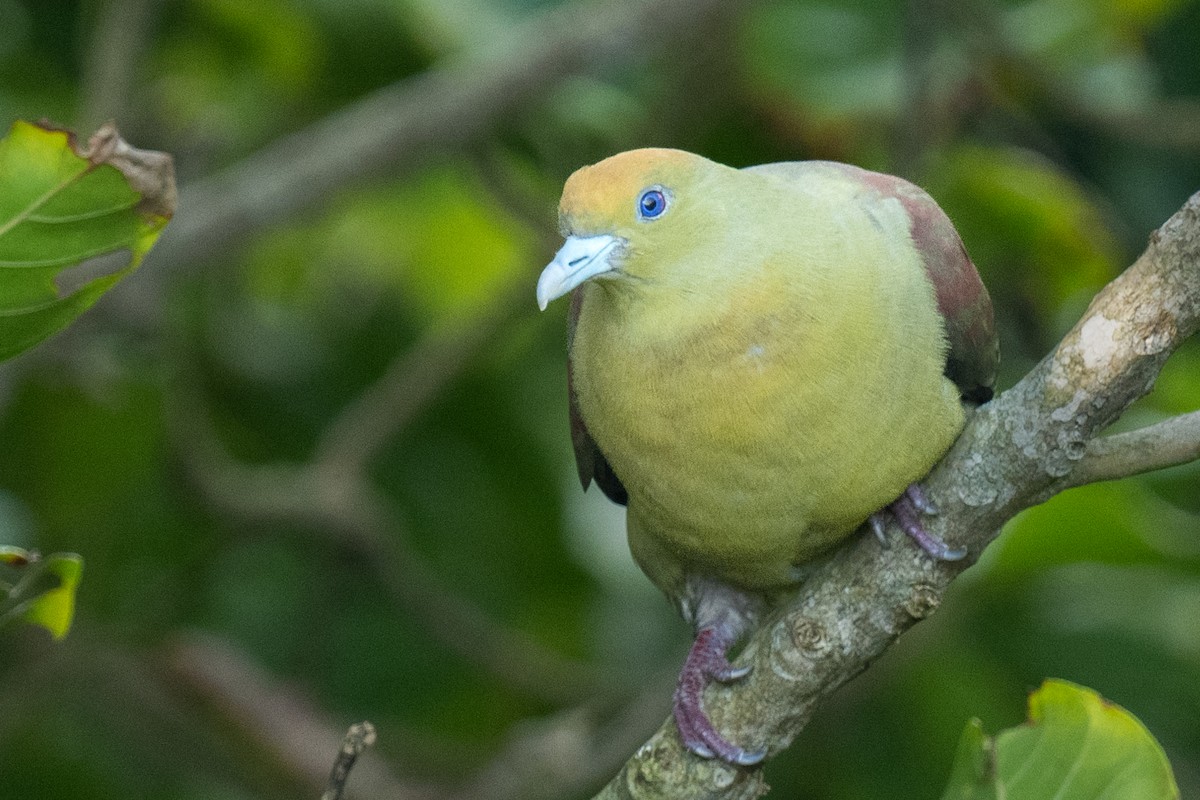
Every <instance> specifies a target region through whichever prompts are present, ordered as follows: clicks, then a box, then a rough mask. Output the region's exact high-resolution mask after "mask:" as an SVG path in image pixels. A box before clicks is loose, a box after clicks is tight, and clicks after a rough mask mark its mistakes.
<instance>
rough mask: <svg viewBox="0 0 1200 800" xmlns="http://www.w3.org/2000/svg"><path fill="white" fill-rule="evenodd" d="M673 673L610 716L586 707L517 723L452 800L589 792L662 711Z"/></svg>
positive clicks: (535, 799) (541, 799) (544, 799)
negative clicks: (482, 767)
mask: <svg viewBox="0 0 1200 800" xmlns="http://www.w3.org/2000/svg"><path fill="white" fill-rule="evenodd" d="M675 675H676V671H675V670H674V669H671V670H670V671H669V672H665V673H663V674H661V675H659V676H655V678H654V679H652V680H650V681H647V682H646V683H645V685H643V686H642V687H641V689H640V690H639V691H638V692H636V693H635V694H634V695H633V696H632V697H631V698H629V699H627V700H625V701H624V702H623V703H622V705H621V706H620V708H618V709H617V710H616V711H615V712H611V711H610V712H609V713H604V712H603V710H602V709H599V708H597V707H596V704H595V703H591V704H588V705H585V706H580V707H577V708H571V709H567V710H566V711H561V712H559V713H557V714H554V715H553V716H551V717H548V718H546V719H543V720H536V721H527V722H524V723H522V724H521V725H519V726H517V727H515V728H514V729H513V731H512V732H511V733H510V734H509V737H508V739H507V741H506V742H505V743H504V745H503V746H502V747H501V749H500V752H499V753H498V754H497V755H496V757H495V758H494V759H493V760H492V762H491V764H489V765H488V766H487V767H485V768H484V769H482V770H480V771H479V773H478V774H476V775H475V776H474V777H473V778H472V780H471V782H470V783H469V784H468V785H467V786H466V787H464V788H463V789H461V790H459V791H457V792H455V793H454V794H453V800H557V799H558V798H564V797H578V796H581V795H582V794H583V793H585V792H588V791H594V790H595V788H596V787H597V786H599V785H601V784H602V783H603V781H604V780H605V779H606V778H607V777H608V776H610V775H612V773H613V771H614V770H615V769H617V768H618V767H619V766H620V765H621V763H622V762H624V761H625V759H626V758H628V757H629V753H630V752H632V751H633V750H634V749H636V748H637V746H638V743H639V742H641V741H642V739H644V738H645V735H646V732H647V731H649V730H651V729H653V727H654V725H655V723H656V722H658V721H659V720H661V719H662V716H663V714H665V713H666V712H667V710H668V708H669V700H670V697H671V689H672V687H673V686H674V683H675Z"/></svg>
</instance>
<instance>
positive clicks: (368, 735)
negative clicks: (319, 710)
mask: <svg viewBox="0 0 1200 800" xmlns="http://www.w3.org/2000/svg"><path fill="white" fill-rule="evenodd" d="M374 745H375V726H374V725H372V724H371V723H369V722H356V723H354V724H353V725H351V726H350V729H349V730H348V731H346V735H345V737H344V738H343V739H342V747H341V749H340V750H338V754H337V758H336V759H335V760H334V762H333V769H332V770H331V771H330V773H329V786H328V788H326V789H325V791H324V792H323V793H322V794H321V800H342V795H343V794H344V793H345V791H346V780H347V779H348V778H349V777H350V770H352V769H354V762H355V761H358V757H359V756H361V755H362V754H363V753H364V752H365V751H366V749H367V748H368V747H374Z"/></svg>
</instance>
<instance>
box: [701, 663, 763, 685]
mask: <svg viewBox="0 0 1200 800" xmlns="http://www.w3.org/2000/svg"><path fill="white" fill-rule="evenodd" d="M753 670H754V666H753V665H752V664H747V665H746V666H744V667H735V666H733V665H732V664H726V666H724V667H718V668H716V669H714V670H713V671H712V672H710V673H709V676H710V677H711V678H712V679H713V680H714V681H720V682H721V683H732V682H734V681H740V680H741V679H742V678H744V677H746V676H747V675H749V674H750V673H751V671H753Z"/></svg>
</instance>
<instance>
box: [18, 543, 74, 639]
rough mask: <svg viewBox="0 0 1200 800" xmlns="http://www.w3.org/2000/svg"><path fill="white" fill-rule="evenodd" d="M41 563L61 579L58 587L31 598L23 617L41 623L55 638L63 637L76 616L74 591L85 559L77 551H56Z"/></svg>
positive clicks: (50, 572)
mask: <svg viewBox="0 0 1200 800" xmlns="http://www.w3.org/2000/svg"><path fill="white" fill-rule="evenodd" d="M42 563H43V569H44V571H45V572H46V573H48V574H50V575H53V576H55V577H57V578H58V586H56V587H54V588H53V589H50V590H48V591H46V592H43V593H42V594H40V595H38V596H37V597H35V598H34V599H33V600H32V601H30V602H29V604H28V605H27V606H26V607H25V609H24V611H23V612H22V613H21V619H23V620H25V621H26V622H29V623H32V624H34V625H40V626H42V627H43V628H45V629H46V630H48V631H50V634H51V635H52V636H54V638H55V639H61V638H62V637H64V636H66V635H67V631H69V630H70V629H71V620H72V619H74V617H75V591H76V589H77V588H78V587H79V578H80V575H82V574H83V559H82V558H80V557H79V556H77V555H76V554H74V553H55V554H53V555H51V556H48V557H47V558H46V560H45V561H44V562H42Z"/></svg>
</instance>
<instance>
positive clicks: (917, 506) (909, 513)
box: [871, 483, 967, 561]
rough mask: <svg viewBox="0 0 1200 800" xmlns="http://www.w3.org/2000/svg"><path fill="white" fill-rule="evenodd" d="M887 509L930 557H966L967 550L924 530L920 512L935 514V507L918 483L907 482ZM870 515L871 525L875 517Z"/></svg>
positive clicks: (947, 559) (873, 523) (953, 559)
mask: <svg viewBox="0 0 1200 800" xmlns="http://www.w3.org/2000/svg"><path fill="white" fill-rule="evenodd" d="M888 510H889V511H891V512H892V516H894V517H895V518H896V522H897V523H899V525H900V528H901V529H902V530H903V531H904V532H905V533H907V534H908V535H909V537H910V538H912V540H913V541H914V542H916V543H917V545H918V546H920V548H921V549H922V550H924V551H925V552H926V553H928V554H929V555H930V556H931V557H932V558H936V559H937V560H939V561H961V560H962V559H964V558H966V557H967V551H966V550H965V549H963V548H960V547H951V546H950V545H948V544H946V543H945V542H943V541H942V540H941V539H939V538H938V537H936V536H934V535H933V534H931V533H930V532H929V531H927V530H925V526H924V525H923V524H921V514H922V513H925V514H936V513H937V507H936V506H935V505H934V504H933V503H932V502H931V501H930V500H929V498H928V497H927V496H926V495H925V490H924V489H922V488H921V487H920V485H919V484H916V483H913V484H909V486H908V488H907V489H905V490H904V494H902V495H900V496H899V497H898V498H896V500H895V501H893V502H892V504H891V505H890V506H888ZM876 516H878V514H876V515H874V516H872V518H871V519H872V523H871V525H872V527H874V525H875V522H874V520H875V517H876Z"/></svg>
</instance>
